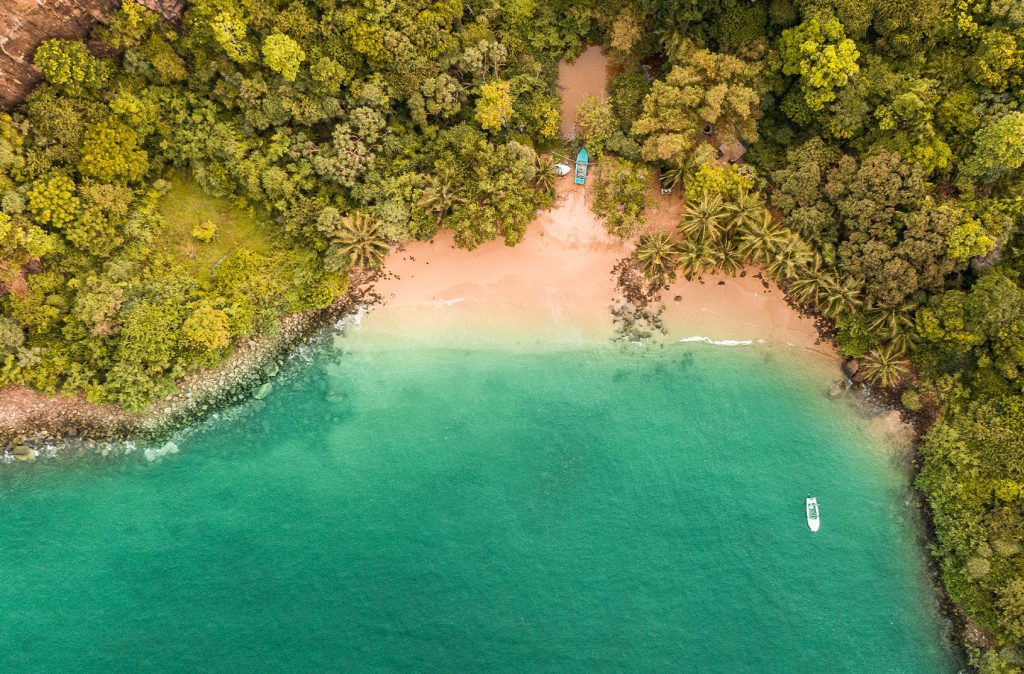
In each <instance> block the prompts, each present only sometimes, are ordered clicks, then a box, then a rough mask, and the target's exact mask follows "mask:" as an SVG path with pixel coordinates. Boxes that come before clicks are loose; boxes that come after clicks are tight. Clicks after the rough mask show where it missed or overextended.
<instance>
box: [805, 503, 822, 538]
mask: <svg viewBox="0 0 1024 674" xmlns="http://www.w3.org/2000/svg"><path fill="white" fill-rule="evenodd" d="M807 526H809V527H810V528H811V531H817V530H818V527H819V526H821V518H820V517H819V513H818V499H816V498H815V497H813V496H808V497H807Z"/></svg>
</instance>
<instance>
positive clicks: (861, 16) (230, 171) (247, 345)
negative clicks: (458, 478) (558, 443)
mask: <svg viewBox="0 0 1024 674" xmlns="http://www.w3.org/2000/svg"><path fill="white" fill-rule="evenodd" d="M250 4H251V6H248V5H247V6H246V7H245V8H239V7H235V6H233V5H232V3H225V2H221V1H220V0H196V2H192V3H188V7H187V8H186V10H185V14H184V18H183V22H182V23H181V24H176V23H173V22H169V21H166V20H165V19H166V18H167V17H166V16H160V15H157V14H155V13H153V12H151V11H149V10H146V9H143V8H142V6H141V5H138V4H136V3H133V2H126V3H124V5H123V6H122V7H121V9H120V10H119V11H118V12H117V13H116V14H115V15H114V16H113V17H112V18H111V19H110V21H109V22H108V23H107V24H106V25H103V26H100V27H99V28H98V29H97V31H96V32H95V34H94V38H95V39H94V40H93V41H92V42H91V43H89V44H88V45H87V44H86V43H84V42H81V41H76V40H64V39H51V40H46V41H45V42H43V43H42V44H40V45H39V47H38V49H37V50H36V52H35V56H34V62H35V66H36V67H37V68H38V69H39V73H41V75H42V76H43V80H44V83H43V84H42V85H41V86H40V87H39V88H38V89H36V90H35V91H34V92H33V93H32V94H31V95H30V96H29V97H28V99H27V101H26V102H25V103H24V104H23V105H21V106H19V107H18V108H16V109H14V110H13V111H12V113H11V114H0V199H2V200H0V386H3V387H5V388H0V447H2V446H4V445H7V446H8V448H7V451H6V454H5V456H7V457H8V458H9V459H15V460H17V461H18V462H31V461H33V460H34V458H35V456H36V453H37V448H38V447H40V446H52V445H53V443H52V440H54V439H59V438H61V437H64V436H72V437H82V438H86V439H87V440H86V441H87V443H88V442H93V441H99V440H106V439H126V438H127V437H129V436H132V437H139V436H147V435H148V436H151V437H154V438H157V437H161V436H165V435H166V434H167V433H169V432H171V431H172V430H173V429H175V428H178V427H180V426H181V425H188V424H190V423H194V422H195V421H196V420H197V419H200V418H202V417H204V416H205V415H209V414H211V413H213V412H215V411H216V410H217V409H219V408H220V407H221V406H223V405H225V404H231V403H234V402H238V401H240V400H242V399H245V398H247V397H249V396H252V395H255V396H256V397H261V396H266V395H267V394H268V393H269V391H270V388H268V386H272V385H271V384H270V382H271V380H273V378H274V377H275V376H276V373H277V371H278V369H279V367H280V363H281V361H282V360H283V359H284V358H286V357H287V354H288V353H289V352H290V351H291V350H292V349H294V348H295V347H296V346H298V345H301V344H303V343H306V341H307V340H308V339H310V337H311V336H313V335H316V334H320V333H321V331H322V329H323V327H324V326H325V325H327V324H330V323H332V322H334V321H336V320H337V319H339V318H340V317H342V316H343V315H345V314H349V313H352V312H353V311H354V310H356V309H357V308H358V307H366V306H370V305H375V304H378V302H377V297H378V296H379V298H380V300H381V302H380V303H379V304H380V306H377V307H376V308H375V309H373V313H372V314H371V319H370V320H372V321H374V322H375V323H376V324H377V325H378V326H383V327H384V330H385V332H386V331H387V330H394V331H395V332H396V333H397V332H403V331H406V332H407V331H409V330H411V329H414V327H413V326H415V325H416V324H417V322H418V321H422V322H424V323H429V324H431V325H433V326H435V327H437V326H439V325H440V326H441V327H442V328H443V327H444V326H445V324H446V322H447V323H448V324H449V328H450V330H451V331H452V332H451V335H452V339H453V340H455V341H456V342H458V340H460V339H464V338H467V336H468V337H469V338H475V337H476V336H478V335H479V334H481V333H485V332H486V330H481V329H479V328H481V327H484V326H486V327H487V328H488V329H489V330H497V331H500V330H501V329H502V326H503V325H508V326H513V325H515V326H520V327H521V326H522V325H530V326H532V329H534V330H536V339H538V340H539V341H544V342H549V343H550V342H551V341H552V340H554V341H557V340H558V339H566V340H569V341H572V340H583V341H586V340H591V341H592V340H594V339H609V338H618V339H621V340H624V341H644V340H647V339H652V338H653V339H659V338H662V337H664V338H666V339H675V340H681V341H697V340H700V341H708V342H712V343H714V342H723V343H726V344H735V345H739V344H743V343H747V342H755V341H757V340H766V341H767V342H771V343H775V344H779V345H783V344H784V345H789V346H793V347H796V348H800V349H804V350H809V351H814V352H816V353H817V355H818V356H820V357H821V358H822V359H823V360H824V361H826V362H828V363H829V366H830V367H831V368H832V369H831V372H833V373H834V374H833V375H832V377H833V378H834V379H835V380H836V381H837V382H843V381H845V380H847V379H850V380H853V381H856V382H857V383H864V384H866V386H865V387H864V388H865V389H870V390H873V391H875V392H876V393H877V394H878V395H879V396H881V397H882V398H884V399H885V400H886V401H887V402H888V403H890V405H892V406H893V407H895V408H899V409H900V410H901V411H902V413H903V415H904V416H905V418H907V419H909V420H910V421H912V422H913V424H914V425H915V428H916V430H917V432H918V438H917V443H916V447H917V449H918V450H919V455H918V457H917V464H918V467H919V469H920V471H919V473H918V474H917V475H916V476H915V478H914V481H915V482H914V484H915V486H916V488H919V489H921V490H922V492H923V493H924V494H925V495H926V496H927V497H928V503H929V506H930V508H931V512H932V514H933V518H932V519H931V521H932V527H933V531H934V533H935V542H936V546H935V554H936V556H937V559H939V560H940V564H941V568H942V574H943V578H944V581H945V585H946V587H947V588H948V589H949V594H950V596H951V597H952V598H953V599H954V600H955V602H956V603H957V606H959V607H960V609H961V610H962V611H963V614H964V615H965V616H967V618H966V620H965V621H963V622H961V621H960V620H959V619H957V620H956V622H957V624H958V626H959V628H958V629H959V632H960V634H959V636H961V637H964V638H965V640H966V641H967V646H968V649H969V655H970V659H971V662H972V666H974V667H976V668H978V670H979V671H982V672H984V673H985V674H995V673H999V674H1002V673H1003V672H1010V673H1012V672H1018V671H1020V669H1021V666H1022V663H1024V654H1022V652H1021V643H1022V639H1024V566H1022V563H1024V562H1022V561H1021V560H1022V559H1024V555H1022V554H1021V546H1020V543H1019V541H1020V540H1024V524H1022V522H1024V512H1022V510H1021V508H1022V505H1021V504H1022V503H1024V478H1022V477H1021V475H1022V473H1021V470H1022V469H1021V456H1020V447H1021V446H1024V444H1022V443H1021V437H1022V436H1024V433H1022V431H1021V430H1020V429H1021V425H1020V418H1021V414H1022V413H1024V412H1022V410H1024V403H1022V402H1021V401H1022V396H1021V391H1020V381H1021V378H1020V377H1019V373H1020V370H1021V368H1024V356H1022V354H1024V350H1022V349H1021V346H1020V342H1021V335H1024V327H1022V326H1024V289H1022V284H1021V273H1022V272H1021V270H1022V262H1021V261H1022V259H1024V258H1022V256H1021V254H1020V252H1019V236H1020V234H1019V230H1020V221H1021V219H1022V217H1024V209H1022V208H1021V205H1020V199H1019V196H1017V195H1018V194H1019V191H1020V189H1021V185H1022V183H1021V180H1022V179H1024V176H1022V173H1021V169H1022V167H1024V150H1022V148H1024V144H1022V140H1021V138H1022V137H1024V134H1022V133H1021V131H1022V129H1024V113H1021V112H1020V111H1019V107H1020V106H1021V105H1024V100H1022V99H1021V90H1022V85H1021V81H1022V80H1021V66H1020V62H1021V59H1019V58H1017V57H1016V56H1014V55H1019V54H1020V53H1024V47H1021V42H1020V40H1021V39H1022V38H1021V35H1020V31H1019V25H1020V17H1019V16H1016V14H1014V13H1013V12H1011V11H1010V10H1006V11H1002V9H1000V7H997V6H993V7H970V8H961V10H962V11H961V10H957V11H956V12H953V11H952V9H950V8H948V7H947V8H943V7H940V5H941V3H933V2H928V1H926V0H920V1H917V2H915V3H913V4H914V8H913V9H912V10H910V11H908V12H906V13H904V14H903V15H902V16H901V17H895V16H892V15H891V12H888V11H887V10H885V9H884V8H880V7H871V8H866V9H863V11H859V10H858V11H854V9H852V8H850V7H845V6H838V5H834V3H796V4H792V3H788V2H772V3H755V5H756V6H752V7H746V8H741V7H738V6H732V5H733V4H734V3H729V2H725V3H724V5H723V7H717V8H714V9H708V10H707V12H703V11H701V12H698V14H700V17H699V18H694V17H693V16H686V17H683V16H681V15H679V14H678V13H677V12H676V11H675V10H673V8H672V7H670V6H668V5H669V3H654V5H656V6H652V7H650V8H647V9H645V10H640V9H631V8H628V7H618V6H615V7H603V8H602V7H597V6H593V7H591V6H590V5H586V6H582V5H581V6H580V7H574V8H573V10H572V11H571V12H566V11H563V10H564V9H565V8H559V7H555V6H550V7H547V6H545V7H536V8H535V7H532V6H531V7H529V8H526V9H524V8H522V7H511V6H510V7H503V6H501V5H495V6H494V7H491V8H484V7H479V8H478V7H475V5H474V7H472V8H471V9H473V10H474V11H472V12H467V11H465V10H466V9H467V7H464V6H463V4H462V3H458V2H456V3H452V4H445V3H439V4H443V5H444V6H438V7H433V8H432V9H431V10H430V11H423V12H419V13H417V12H416V11H411V10H410V11H408V12H406V11H405V10H403V11H402V12H398V11H397V10H396V13H394V14H389V13H387V12H385V13H383V14H381V13H379V12H374V11H371V10H370V9H368V8H366V7H361V8H354V7H353V8H348V7H346V8H341V7H335V6H334V4H333V3H328V4H330V5H331V6H330V7H322V6H320V5H319V4H318V3H312V2H301V1H299V2H295V3H292V4H291V5H289V6H288V8H287V9H286V10H281V11H278V10H279V9H281V8H276V7H272V3H260V2H253V3H250ZM997 4H998V3H997ZM1003 9H1005V8H1003ZM947 10H949V11H947ZM521 12H525V14H521ZM422 22H426V23H427V24H429V25H428V26H424V25H420V24H421V23H422ZM1015 31H1016V32H1015ZM424 35H429V36H430V37H429V38H424V37H422V36H424ZM587 44H601V45H603V46H604V49H605V55H602V53H601V51H600V49H599V48H598V47H590V48H586V45H587ZM908 54H914V55H915V56H914V58H907V55H908ZM606 58H607V64H606V61H605V59H606ZM574 60H575V65H577V66H578V67H579V76H580V77H581V78H582V80H584V83H583V85H581V86H578V87H573V86H571V85H569V84H568V83H567V82H568V79H569V78H571V77H572V68H573V67H574ZM950 60H955V61H957V62H963V63H964V64H966V65H965V66H964V68H963V69H962V70H963V72H960V70H959V69H956V68H944V67H940V64H944V63H948V62H949V61H950ZM609 75H610V78H609V79H608V81H607V83H606V82H605V79H604V77H606V76H609ZM556 78H561V80H562V82H560V83H559V82H557V81H556ZM606 84H607V85H606ZM606 93H607V95H605V94H606ZM560 106H561V107H560ZM566 106H569V108H568V109H567V108H566ZM569 132H571V137H569V138H567V136H570V133H569ZM581 150H588V151H589V153H590V154H589V155H588V154H586V153H582V152H581V153H580V154H579V155H577V152H579V151H581ZM577 157H590V158H591V159H590V160H589V161H586V163H585V164H584V167H583V168H584V171H583V174H584V175H586V176H587V182H586V185H585V186H583V187H581V186H578V185H576V184H575V183H573V182H572V176H571V175H570V176H568V177H558V171H560V170H561V169H560V168H558V164H563V165H565V164H566V163H568V165H569V166H570V168H571V165H572V164H573V160H574V158H577ZM588 167H589V171H590V173H589V175H588V174H587V169H588ZM501 240H503V243H504V244H505V245H503V244H502V242H501ZM506 246H507V247H506ZM389 251H390V257H389ZM385 258H387V260H386V261H385ZM381 270H383V272H382V271H381ZM379 273H380V274H382V275H381V276H379V277H378V276H377V274H379ZM567 327H569V330H568V331H567V330H566V328H567ZM528 338H532V337H528ZM840 364H842V366H843V369H842V370H840V369H839V367H837V366H838V365H840ZM840 373H841V374H840ZM55 395H57V396H62V397H52V396H55ZM8 462H9V463H13V460H9V461H8Z"/></svg>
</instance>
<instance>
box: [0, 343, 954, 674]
mask: <svg viewBox="0 0 1024 674" xmlns="http://www.w3.org/2000/svg"><path fill="white" fill-rule="evenodd" d="M806 359H807V356H805V355H802V354H795V353H793V352H792V350H789V351H787V350H785V349H779V348H773V347H771V346H770V345H756V344H755V345H746V346H736V347H718V346H714V345H710V344H706V343H696V342H688V343H671V344H666V345H665V346H651V347H646V348H629V347H603V346H591V347H583V346H580V345H575V346H571V347H569V346H566V347H563V348H555V349H539V348H528V347H525V346H520V347H518V348H516V349H514V350H513V349H501V348H497V347H496V346H494V345H493V344H491V345H489V346H488V348H471V347H468V346H464V345H463V346H447V347H446V346H442V345H440V344H434V345H427V344H425V343H423V342H422V341H417V342H415V343H410V344H408V345H405V346H403V344H402V343H401V342H394V341H392V342H388V343H378V342H375V341H374V340H372V339H368V338H360V337H359V336H357V337H355V338H348V339H341V340H339V341H338V345H337V347H336V348H335V349H333V350H330V351H328V352H327V353H326V354H325V355H324V356H323V357H322V358H321V359H320V360H318V361H316V362H315V363H314V364H312V365H310V366H308V371H307V372H305V373H304V374H303V375H302V376H297V377H294V378H292V379H291V380H290V381H289V382H288V383H287V384H286V385H283V386H279V387H278V388H277V389H276V390H275V391H274V393H273V394H271V396H270V397H269V398H268V399H267V400H266V401H263V402H260V403H255V404H252V405H250V406H249V407H247V408H246V409H245V410H243V411H242V412H241V413H239V414H235V415H232V416H231V417H230V418H229V419H227V420H223V421H220V422H215V423H212V424H208V425H207V426H205V427H204V428H203V429H201V430H200V431H198V432H193V433H190V434H188V435H186V436H184V437H183V438H181V439H180V442H179V444H180V445H181V450H182V451H181V452H180V453H179V454H176V455H173V456H167V457H165V458H163V459H161V460H159V461H156V462H153V463H147V462H146V461H145V460H144V459H143V458H142V457H141V456H129V457H120V458H116V459H109V460H99V459H97V460H95V461H82V462H65V463H60V462H56V463H48V462H43V463H39V464H36V465H32V466H16V467H10V469H4V470H0V503H2V504H3V511H4V517H3V519H2V520H0V549H2V550H3V553H2V555H3V557H2V558H3V564H4V568H5V569H6V570H7V574H6V576H7V579H6V581H5V582H4V583H2V584H0V611H2V613H3V615H4V616H5V627H4V629H3V630H0V671H78V672H100V671H104V672H106V671H181V670H203V671H246V670H250V671H458V672H479V671H531V672H534V671H550V672H584V671H586V672H590V671H693V670H698V669H699V670H700V671H714V672H719V671H721V672H739V671H744V672H745V671H750V672H795V671H812V670H816V671H830V672H841V671H847V672H928V673H931V672H951V671H955V669H956V665H955V661H954V658H953V656H952V655H951V654H950V652H949V650H948V648H947V646H946V642H945V637H944V634H943V630H942V628H941V620H940V618H939V616H938V613H937V610H936V607H935V602H934V596H933V594H932V592H931V590H930V588H929V586H928V582H927V578H926V568H925V561H924V552H923V550H922V549H921V548H920V547H919V544H918V543H917V541H916V536H917V532H918V531H919V530H918V528H917V523H916V513H915V511H914V510H913V508H912V507H911V506H910V505H909V504H908V500H907V492H906V490H907V479H906V476H905V475H904V474H903V473H902V472H901V471H900V469H899V462H898V461H896V460H895V459H894V458H893V454H892V452H889V451H886V448H885V447H884V439H883V438H881V437H879V436H878V435H876V434H875V433H873V432H872V431H871V430H870V429H869V427H868V425H867V424H865V423H864V421H863V420H861V419H859V418H858V417H857V416H856V415H855V414H854V413H853V411H851V409H850V408H849V407H848V406H846V405H844V404H843V403H839V402H835V401H830V400H828V399H827V397H826V396H825V395H824V387H825V384H823V380H822V378H821V376H820V371H819V370H818V369H817V366H814V365H810V364H808V361H807V360H806ZM808 494H813V495H815V496H817V498H818V501H819V503H820V504H821V512H822V528H821V531H820V532H818V533H817V534H812V533H811V532H810V531H809V530H808V528H807V524H806V522H805V520H804V497H805V496H807V495H808Z"/></svg>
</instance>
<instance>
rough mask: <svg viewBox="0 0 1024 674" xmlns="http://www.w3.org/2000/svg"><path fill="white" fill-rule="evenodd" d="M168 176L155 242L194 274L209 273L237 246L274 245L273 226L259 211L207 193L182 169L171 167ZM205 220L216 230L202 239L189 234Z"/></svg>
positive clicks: (262, 249)
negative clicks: (210, 237) (160, 228)
mask: <svg viewBox="0 0 1024 674" xmlns="http://www.w3.org/2000/svg"><path fill="white" fill-rule="evenodd" d="M167 180H169V181H170V182H171V184H172V185H173V187H172V189H171V191H170V192H169V193H167V194H166V195H165V196H164V198H163V199H162V200H161V203H160V213H161V214H162V215H163V216H164V230H163V232H162V233H161V234H160V236H159V238H158V245H160V246H161V247H163V249H164V250H166V251H168V252H170V253H172V254H173V255H174V256H175V257H177V258H178V260H179V261H180V262H181V264H182V265H183V266H184V267H185V268H186V269H188V270H189V272H191V273H192V274H194V275H195V276H197V277H200V278H205V277H207V276H209V275H210V274H211V273H213V268H214V265H216V264H217V262H218V260H221V259H224V258H226V257H227V256H228V255H230V254H231V253H233V252H234V251H236V250H238V249H239V248H248V249H249V250H253V251H256V252H266V251H268V250H269V249H271V248H272V247H273V232H272V229H271V227H270V225H269V223H268V222H267V221H266V219H265V218H264V217H262V216H261V215H260V214H259V213H254V212H252V211H250V210H249V209H244V208H238V207H237V206H235V205H233V204H232V203H231V202H230V201H228V200H227V199H220V198H218V197H212V196H210V195H209V194H207V193H206V192H204V191H203V188H202V187H200V186H199V185H198V184H197V183H196V182H195V181H194V180H192V178H191V177H189V175H188V174H187V173H185V172H184V171H171V172H170V173H168V174H167ZM207 220H209V221H211V222H213V223H214V224H216V225H217V234H216V236H215V237H214V239H213V240H212V241H210V242H209V243H203V242H202V241H199V240H197V239H196V238H195V237H193V236H192V228H193V227H195V226H196V225H198V224H200V223H202V222H206V221H207Z"/></svg>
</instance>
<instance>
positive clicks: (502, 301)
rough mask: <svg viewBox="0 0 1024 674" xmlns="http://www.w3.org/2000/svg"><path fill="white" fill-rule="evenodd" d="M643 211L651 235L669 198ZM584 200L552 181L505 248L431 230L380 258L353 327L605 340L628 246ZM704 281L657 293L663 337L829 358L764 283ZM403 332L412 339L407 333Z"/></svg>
mask: <svg viewBox="0 0 1024 674" xmlns="http://www.w3.org/2000/svg"><path fill="white" fill-rule="evenodd" d="M660 198H661V199H664V200H665V201H666V202H671V203H665V204H664V208H662V207H660V206H661V205H660V204H659V205H658V207H655V208H654V209H652V210H651V212H650V214H649V219H650V220H651V221H652V224H653V225H654V226H659V227H660V226H663V225H665V224H666V223H665V222H659V221H661V220H667V219H672V218H674V217H677V214H678V211H679V209H678V204H677V203H674V202H677V201H678V197H674V196H669V197H660ZM587 199H588V193H587V190H586V189H585V188H583V187H580V186H577V185H575V184H573V183H572V180H571V178H569V177H566V178H562V179H560V182H559V197H558V202H557V203H556V204H555V207H554V208H553V209H552V210H550V211H546V212H543V213H541V214H540V215H539V217H538V218H537V219H536V220H535V221H534V222H533V223H531V224H530V226H529V228H528V230H527V234H526V237H525V239H524V240H523V242H522V243H520V244H519V245H517V246H515V247H508V246H505V245H504V244H503V243H502V242H501V241H492V242H490V243H487V244H485V245H483V246H480V247H479V248H477V249H476V250H474V251H465V250H459V249H457V248H455V247H454V246H453V244H452V238H451V236H450V235H448V234H447V233H442V234H441V235H439V236H438V237H437V238H436V239H435V240H434V241H432V242H413V243H410V244H407V245H406V246H405V248H404V250H401V251H400V252H394V253H392V255H391V256H390V257H389V258H388V262H387V267H386V271H387V272H388V274H387V278H385V279H384V280H383V281H381V282H379V283H378V284H377V287H376V290H377V292H378V293H380V295H381V297H382V298H383V306H380V307H377V308H375V309H374V310H373V311H372V312H370V314H369V315H368V316H367V317H366V318H365V323H366V325H367V327H370V328H372V332H373V333H374V334H375V335H378V336H381V335H388V334H391V335H394V336H399V335H405V336H406V338H408V336H409V333H410V331H409V326H410V325H413V326H416V327H417V328H418V331H419V332H421V333H424V338H426V337H427V334H429V336H430V338H431V339H435V338H436V337H437V335H438V334H440V335H441V336H442V337H443V338H444V339H445V340H447V341H449V342H451V343H468V342H470V341H472V342H474V343H478V342H479V341H480V340H482V339H483V340H486V338H487V337H486V336H487V335H488V334H490V335H493V336H494V337H495V338H500V339H502V340H504V341H507V340H508V339H509V338H510V337H513V338H517V337H518V338H521V339H529V340H536V341H545V342H552V343H556V344H564V343H571V342H578V341H587V342H593V341H608V340H611V339H612V338H613V337H614V335H615V331H614V325H613V316H612V314H611V308H612V307H613V306H614V305H615V303H616V301H617V300H618V299H619V298H618V293H617V290H616V279H615V276H614V275H613V273H612V272H613V268H614V267H615V265H616V263H617V262H618V261H620V260H621V259H622V258H624V257H626V256H627V255H629V254H630V252H631V250H632V243H631V242H629V241H622V240H620V239H618V238H616V237H613V236H611V235H609V234H608V233H607V231H606V230H605V229H604V227H603V226H602V224H601V222H600V221H599V220H598V219H597V218H596V217H595V216H594V214H593V213H592V212H591V211H590V208H589V206H588V203H587ZM755 274H756V270H748V271H747V273H746V276H744V277H725V276H715V275H709V276H705V277H703V278H702V279H700V280H693V281H686V280H684V279H680V280H678V281H677V282H675V283H674V284H672V286H671V287H670V288H669V289H668V290H666V291H665V292H664V293H663V294H662V301H663V302H664V304H665V313H664V315H663V319H664V324H665V328H666V329H667V331H668V334H667V335H665V336H664V337H661V339H664V340H667V341H676V340H683V339H691V340H694V341H697V339H698V338H704V339H706V340H709V341H714V342H720V343H725V344H731V343H740V342H756V341H758V340H764V341H765V342H770V343H776V344H781V345H789V346H792V347H796V348H801V349H808V350H813V351H816V352H819V353H822V354H825V355H828V356H831V357H833V358H834V357H835V354H834V351H833V349H832V347H831V346H830V345H828V344H824V343H819V339H818V333H817V330H816V329H815V326H814V323H813V321H811V320H810V319H808V318H805V317H802V316H800V315H799V314H798V313H797V312H796V311H794V310H793V309H792V308H791V307H790V306H789V305H788V304H787V303H786V301H785V298H784V296H783V293H782V291H780V290H779V289H778V288H777V287H776V286H775V285H774V284H773V283H770V282H767V281H762V280H761V279H760V278H757V277H755ZM414 332H415V331H414Z"/></svg>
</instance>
